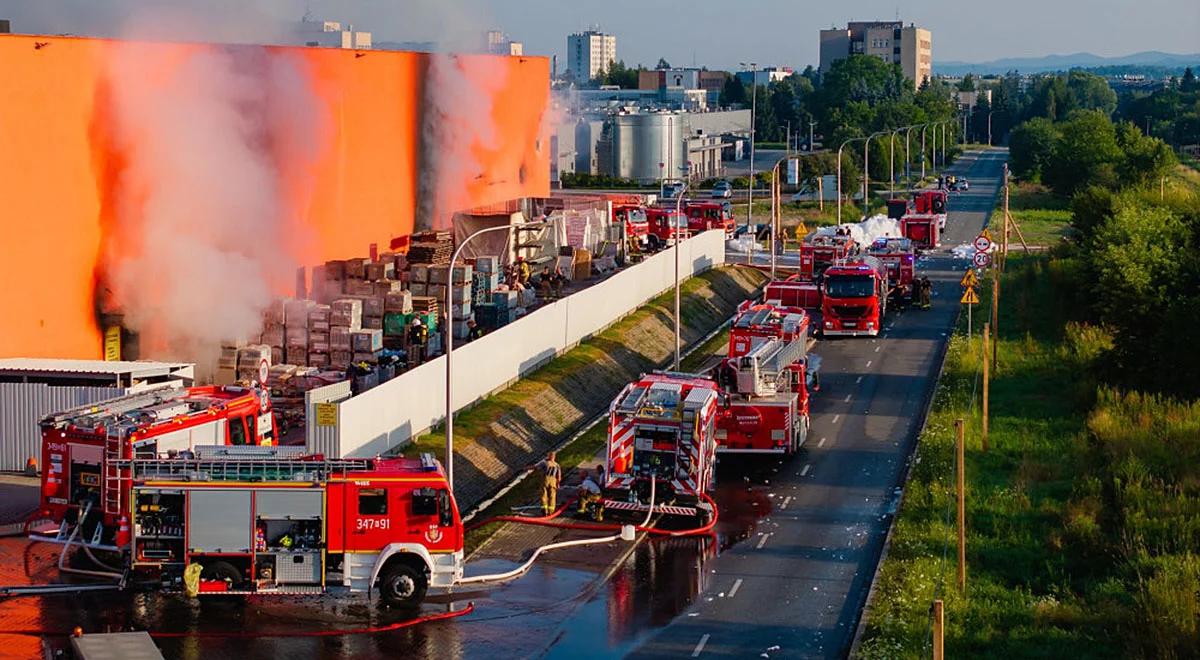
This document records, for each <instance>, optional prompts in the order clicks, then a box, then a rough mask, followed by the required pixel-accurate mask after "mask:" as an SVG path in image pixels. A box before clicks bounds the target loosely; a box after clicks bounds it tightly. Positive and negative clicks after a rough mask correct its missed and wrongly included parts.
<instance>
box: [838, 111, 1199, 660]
mask: <svg viewBox="0 0 1200 660" xmlns="http://www.w3.org/2000/svg"><path fill="white" fill-rule="evenodd" d="M1099 119H1103V120H1104V121H1103V122H1102V121H1100V120H1099ZM1073 121H1079V122H1080V124H1081V126H1082V125H1086V126H1087V127H1088V130H1087V131H1085V132H1087V133H1091V134H1093V135H1096V134H1099V135H1102V136H1108V137H1112V138H1113V139H1112V140H1111V142H1108V141H1107V139H1106V138H1101V139H1102V140H1104V141H1106V142H1107V143H1108V144H1109V146H1110V147H1111V146H1114V145H1115V146H1116V149H1115V150H1114V149H1102V150H1101V152H1100V153H1103V154H1104V158H1103V159H1099V160H1089V161H1087V162H1086V167H1085V170H1086V171H1087V172H1089V173H1090V174H1088V176H1087V177H1086V178H1082V179H1075V177H1076V174H1070V176H1068V175H1067V173H1066V171H1065V170H1064V169H1063V168H1064V163H1063V162H1059V161H1058V159H1059V158H1072V159H1077V158H1079V156H1080V154H1079V153H1078V152H1073V153H1069V154H1068V153H1067V152H1066V151H1065V150H1061V149H1059V148H1058V147H1052V148H1051V149H1049V150H1047V151H1046V152H1045V153H1046V154H1047V155H1046V160H1044V161H1043V162H1042V167H1043V168H1044V169H1042V173H1048V172H1051V171H1058V172H1061V173H1062V175H1061V176H1051V177H1050V178H1049V180H1048V181H1046V183H1047V184H1049V185H1047V186H1045V187H1040V186H1035V185H1030V184H1023V185H1022V186H1021V187H1020V188H1019V189H1018V193H1017V194H1015V195H1014V215H1016V216H1017V219H1018V221H1019V222H1022V226H1023V228H1029V229H1027V234H1028V232H1029V231H1030V229H1032V231H1034V232H1037V231H1038V229H1037V228H1038V227H1039V226H1041V225H1044V226H1046V227H1052V226H1056V225H1058V224H1059V223H1061V221H1062V218H1063V217H1065V218H1066V220H1067V221H1068V222H1069V226H1068V227H1066V230H1065V231H1064V232H1062V234H1061V235H1060V237H1059V238H1058V240H1057V242H1056V244H1055V246H1054V247H1053V248H1052V249H1051V250H1050V251H1049V252H1047V253H1044V254H1040V255H1037V256H1033V257H1024V256H1019V255H1020V252H1019V247H1017V248H1014V251H1013V252H1012V253H1011V254H1012V257H1011V258H1010V260H1009V263H1008V266H1007V269H1006V272H1005V273H1004V275H1003V278H1002V282H1001V299H1000V313H999V322H1000V341H999V345H998V369H997V370H996V372H995V373H994V374H993V378H992V380H991V396H990V407H991V419H990V435H989V441H990V442H989V445H990V446H989V448H988V451H986V452H984V451H983V448H982V446H981V418H980V407H981V406H980V397H981V396H982V384H981V382H980V380H981V360H982V357H983V356H982V347H981V341H980V339H979V337H978V331H979V325H980V321H981V320H982V317H984V316H985V315H987V313H988V310H989V309H990V301H989V300H988V296H987V294H988V292H989V291H990V287H988V286H984V287H981V289H980V293H981V294H982V296H983V298H984V300H983V304H981V305H980V306H979V307H978V308H977V311H978V312H980V313H979V314H976V319H977V320H976V328H975V330H976V336H975V337H973V338H971V339H968V338H967V337H966V336H965V318H960V326H959V329H958V334H956V336H954V337H953V338H952V340H951V342H950V346H949V351H948V354H947V360H946V365H945V371H944V373H943V377H942V379H941V380H940V382H939V385H938V389H937V391H936V393H935V399H934V405H933V409H932V412H931V415H930V418H929V421H928V424H927V426H926V429H925V431H924V432H923V434H922V436H921V440H920V444H919V447H918V450H917V458H916V462H915V464H914V466H913V468H912V471H911V473H910V477H909V481H908V483H907V485H906V486H905V495H904V501H903V504H902V507H901V509H900V512H899V514H898V516H897V519H896V521H895V526H894V529H893V536H892V540H891V545H890V548H889V553H888V557H887V560H886V561H885V562H884V563H883V565H882V567H881V569H880V573H879V577H878V580H879V581H878V583H877V584H876V585H875V589H876V595H875V599H874V601H873V603H872V606H871V609H870V611H869V612H868V613H867V615H866V616H867V617H868V618H867V630H866V634H865V636H864V639H863V645H862V647H861V649H860V656H861V657H864V658H897V657H904V658H916V657H927V656H928V654H929V652H930V644H931V639H932V637H931V620H930V616H929V610H930V605H931V603H932V601H933V600H934V599H938V598H941V599H943V600H944V601H945V611H946V634H945V639H946V652H947V657H971V658H1021V657H1046V658H1051V657H1088V658H1093V657H1095V658H1108V657H1111V658H1131V657H1132V658H1192V657H1198V656H1200V402H1198V398H1200V381H1198V380H1197V378H1196V375H1197V374H1200V357H1198V356H1197V352H1196V351H1195V350H1194V348H1192V347H1190V345H1191V343H1192V338H1193V337H1194V336H1195V333H1194V332H1192V329H1193V328H1195V327H1197V324H1200V257H1197V255H1196V254H1195V250H1196V246H1197V245H1200V181H1197V180H1195V179H1194V178H1193V177H1192V173H1190V172H1188V171H1187V170H1185V169H1183V168H1181V167H1179V166H1178V165H1177V164H1176V163H1175V162H1174V160H1173V158H1171V157H1170V150H1169V149H1167V150H1165V155H1163V154H1164V151H1163V149H1162V143H1161V142H1159V141H1157V140H1154V139H1151V138H1144V137H1141V136H1138V139H1137V140H1130V139H1129V137H1130V136H1129V135H1127V136H1126V138H1124V141H1122V139H1119V138H1118V136H1119V135H1120V134H1121V133H1122V132H1127V130H1126V129H1125V128H1124V127H1123V126H1121V125H1112V124H1111V122H1109V125H1108V126H1105V123H1104V122H1108V119H1107V117H1105V116H1103V115H1102V114H1101V115H1100V116H1099V118H1097V117H1096V116H1091V115H1088V114H1082V115H1081V114H1074V115H1072V116H1071V118H1069V119H1066V120H1064V121H1063V122H1059V123H1058V124H1056V125H1053V126H1052V127H1051V128H1052V129H1053V132H1056V133H1057V132H1061V133H1060V134H1069V133H1071V132H1072V131H1074V130H1078V129H1080V128H1081V126H1077V127H1074V128H1072V127H1069V126H1066V125H1063V124H1069V123H1070V122H1073ZM1020 130H1021V129H1018V131H1020ZM1037 130H1041V129H1037ZM1013 138H1014V144H1013V149H1014V153H1013V163H1014V169H1016V167H1017V161H1018V154H1017V151H1018V145H1017V142H1018V140H1017V132H1014V135H1013ZM1055 139H1058V138H1055ZM1142 140H1146V142H1142ZM1145 154H1150V155H1153V156H1155V157H1154V158H1149V159H1139V158H1138V156H1139V155H1145ZM1159 155H1163V157H1162V159H1161V160H1159V159H1158V158H1157V156H1159ZM1075 162H1076V163H1077V164H1078V163H1079V161H1075ZM1023 173H1024V175H1025V176H1026V177H1027V178H1026V181H1028V180H1029V178H1037V177H1030V176H1029V171H1028V170H1026V171H1025V172H1023ZM1163 176H1166V180H1165V181H1164V180H1163V178H1162V177H1163ZM1109 177H1111V178H1109ZM1070 179H1075V180H1073V181H1071V180H1070ZM1097 181H1099V182H1101V184H1100V185H1097V184H1096V182H1097ZM1022 214H1025V215H1024V217H1025V218H1026V219H1028V223H1026V221H1025V220H1023V219H1022ZM1040 219H1045V220H1044V222H1041V221H1040ZM957 418H963V419H965V420H966V438H967V442H966V448H967V459H966V482H967V498H966V503H967V504H966V506H967V511H966V516H967V565H968V568H967V588H966V591H965V592H964V593H960V592H959V591H958V588H957V578H956V575H957V559H956V557H957V553H956V531H955V528H956V516H955V494H954V489H955V480H956V473H955V465H954V462H955V461H954V449H953V448H954V420H955V419H957Z"/></svg>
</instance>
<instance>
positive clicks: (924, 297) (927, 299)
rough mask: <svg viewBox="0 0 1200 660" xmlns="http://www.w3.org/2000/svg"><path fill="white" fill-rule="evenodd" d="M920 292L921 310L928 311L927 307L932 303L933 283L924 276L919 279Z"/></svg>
mask: <svg viewBox="0 0 1200 660" xmlns="http://www.w3.org/2000/svg"><path fill="white" fill-rule="evenodd" d="M920 292H921V309H929V307H930V306H931V304H932V302H933V301H932V298H933V283H932V282H930V281H929V278H928V277H926V276H922V277H921V285H920Z"/></svg>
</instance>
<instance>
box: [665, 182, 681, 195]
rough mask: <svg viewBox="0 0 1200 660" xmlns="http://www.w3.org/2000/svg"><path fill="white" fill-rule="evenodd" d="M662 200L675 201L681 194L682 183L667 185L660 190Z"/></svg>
mask: <svg viewBox="0 0 1200 660" xmlns="http://www.w3.org/2000/svg"><path fill="white" fill-rule="evenodd" d="M662 191H663V193H662V196H663V199H675V198H676V197H678V196H679V195H680V194H681V193H682V192H683V184H682V183H668V184H666V185H664V186H663V189H662Z"/></svg>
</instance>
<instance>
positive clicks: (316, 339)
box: [308, 305, 332, 369]
mask: <svg viewBox="0 0 1200 660" xmlns="http://www.w3.org/2000/svg"><path fill="white" fill-rule="evenodd" d="M331 309H332V308H331V307H330V306H329V305H313V306H312V307H311V308H310V309H309V312H308V366H310V367H319V368H322V369H324V368H327V367H328V366H329V362H330V356H329V317H330V314H331Z"/></svg>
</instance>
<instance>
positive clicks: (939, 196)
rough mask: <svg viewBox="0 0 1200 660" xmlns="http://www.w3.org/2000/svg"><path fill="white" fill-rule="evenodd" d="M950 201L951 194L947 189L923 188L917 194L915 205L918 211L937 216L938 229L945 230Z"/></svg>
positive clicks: (914, 200)
mask: <svg viewBox="0 0 1200 660" xmlns="http://www.w3.org/2000/svg"><path fill="white" fill-rule="evenodd" d="M948 201H949V196H948V195H947V193H946V191H945V190H937V189H931V190H922V191H920V192H918V193H917V194H916V195H915V197H914V199H913V205H914V206H915V207H916V212H917V213H928V214H930V215H935V216H937V219H938V229H941V230H945V229H946V212H947V210H948V208H947V203H948Z"/></svg>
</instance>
